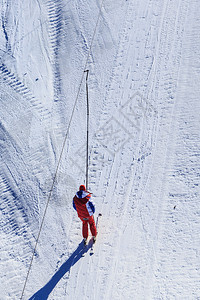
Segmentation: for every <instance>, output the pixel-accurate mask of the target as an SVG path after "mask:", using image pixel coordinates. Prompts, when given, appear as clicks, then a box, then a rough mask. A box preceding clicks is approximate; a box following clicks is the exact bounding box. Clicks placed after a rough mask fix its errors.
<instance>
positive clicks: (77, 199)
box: [73, 185, 97, 244]
mask: <svg viewBox="0 0 200 300" xmlns="http://www.w3.org/2000/svg"><path fill="white" fill-rule="evenodd" d="M90 198H91V193H89V192H88V191H86V188H85V186H84V185H81V186H80V187H79V191H78V192H77V193H76V195H75V196H74V198H73V207H74V209H75V210H76V211H77V213H78V217H79V218H80V219H81V221H82V234H83V239H84V243H85V244H86V243H87V238H88V224H89V226H90V231H91V233H92V236H93V241H94V242H95V241H96V236H97V229H96V225H95V221H94V217H93V214H94V212H95V207H94V204H93V203H92V201H91V199H90Z"/></svg>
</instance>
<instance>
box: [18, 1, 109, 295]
mask: <svg viewBox="0 0 200 300" xmlns="http://www.w3.org/2000/svg"><path fill="white" fill-rule="evenodd" d="M103 3H104V0H102V2H101V6H100V9H99V14H98V17H97V21H96V24H95V28H94V32H93V36H92V40H91V43H90V47H89V50H88V54H87V58H86V62H85V66H84V70H83V72H82V76H81V81H80V84H79V88H78V91H77V95H76V99H75V102H74V106H73V109H72V113H71V117H70V119H69V124H68V127H67V130H66V133H65V137H64V140H63V145H62V148H61V152H60V156H59V159H58V163H57V167H56V171H55V174H54V177H53V181H52V185H51V189H50V191H49V195H48V199H47V203H46V206H45V210H44V213H43V217H42V221H41V224H40V228H39V231H38V235H37V239H36V241H35V247H34V249H33V253H32V257H31V262H30V265H29V268H28V272H27V275H26V278H25V282H24V286H23V290H22V294H21V297H20V300H22V299H23V296H24V292H25V289H26V285H27V281H28V277H29V274H30V270H31V267H32V264H33V258H34V255H35V252H36V248H37V245H38V241H39V238H40V234H41V231H42V227H43V224H44V219H45V216H46V212H47V208H48V205H49V201H50V199H51V196H52V191H53V187H54V184H55V181H56V178H57V174H58V169H59V166H60V162H61V159H62V155H63V151H64V148H65V144H66V140H67V137H68V135H69V129H70V126H71V122H72V119H73V116H74V112H75V108H76V104H77V101H78V97H79V94H80V90H81V86H82V82H83V79H84V74H85V71H87V77H88V70H86V67H87V64H88V60H89V56H90V53H91V49H92V46H93V42H94V37H95V35H96V30H97V26H98V23H99V19H100V15H101V13H102V7H103ZM87 77H86V81H87ZM87 148H88V146H87ZM87 159H88V158H87ZM87 168H88V165H87V164H86V182H87Z"/></svg>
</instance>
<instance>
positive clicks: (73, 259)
mask: <svg viewBox="0 0 200 300" xmlns="http://www.w3.org/2000/svg"><path fill="white" fill-rule="evenodd" d="M91 246H92V244H91V242H90V243H89V244H88V246H87V248H86V249H84V247H83V242H82V243H80V244H79V246H78V248H77V249H76V250H75V251H74V253H73V254H72V255H71V256H70V257H69V258H68V260H67V261H66V262H65V263H64V264H63V265H62V266H61V267H60V269H59V270H58V271H57V272H56V273H55V274H54V275H53V277H52V278H51V279H50V280H49V282H47V284H45V286H43V287H42V288H41V289H40V290H39V291H37V292H36V293H35V294H34V295H33V296H32V297H31V298H29V300H46V299H47V298H48V296H49V295H50V293H51V292H52V291H53V289H54V288H55V286H56V284H57V283H58V282H59V281H60V279H61V278H62V277H63V276H64V275H65V274H66V273H67V272H69V271H70V268H71V267H72V266H73V265H75V263H77V261H78V260H79V259H80V258H81V257H82V255H83V252H87V251H88V250H89V249H90V248H91Z"/></svg>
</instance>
